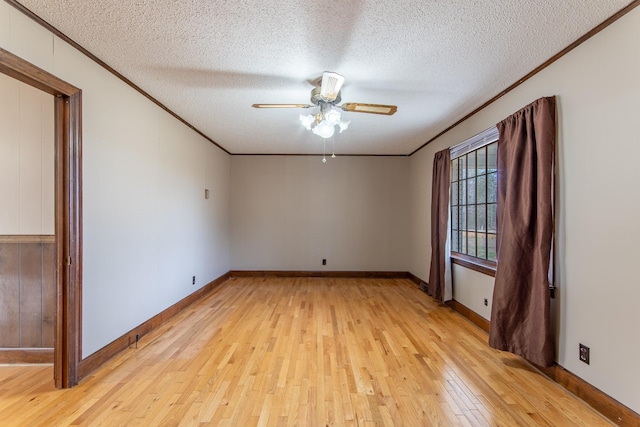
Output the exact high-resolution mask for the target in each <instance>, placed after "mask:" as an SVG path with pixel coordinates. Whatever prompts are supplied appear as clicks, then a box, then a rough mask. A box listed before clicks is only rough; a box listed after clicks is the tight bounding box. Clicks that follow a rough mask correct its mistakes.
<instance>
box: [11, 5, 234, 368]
mask: <svg viewBox="0 0 640 427" xmlns="http://www.w3.org/2000/svg"><path fill="white" fill-rule="evenodd" d="M0 47H2V48H3V49H5V50H8V51H10V52H12V53H14V54H15V55H17V56H19V57H21V58H23V59H25V60H27V61H29V62H31V63H33V64H35V65H37V66H39V67H41V68H43V69H45V70H47V71H49V72H50V73H52V74H54V75H56V76H57V77H59V78H61V79H63V80H66V81H67V82H69V83H71V84H73V85H75V86H76V87H79V88H80V89H82V103H83V110H82V114H83V134H82V143H83V159H82V166H83V208H84V212H83V227H84V241H83V292H82V297H83V301H82V308H83V313H82V343H83V349H82V354H83V356H84V357H86V356H88V355H89V354H91V353H93V352H94V351H96V350H98V349H100V348H101V347H103V346H105V345H106V344H108V343H109V342H111V341H112V340H114V339H115V338H118V337H119V336H121V335H122V334H124V333H125V332H127V331H128V330H130V329H132V328H133V327H135V326H137V325H138V324H140V323H142V322H144V321H146V320H147V319H149V318H151V317H153V316H154V315H155V314H157V313H159V312H161V311H162V310H164V309H166V308H167V307H169V306H171V305H173V304H175V303H176V302H177V301H179V300H180V299H182V298H184V297H186V296H187V295H189V294H191V293H192V292H194V291H195V290H197V289H198V288H200V287H202V286H204V285H206V284H207V283H208V282H210V281H211V280H213V279H215V278H217V277H219V276H220V275H222V274H224V273H226V272H227V271H228V270H229V232H228V230H229V224H228V219H229V188H230V185H229V175H230V156H229V155H228V154H226V153H224V152H223V151H221V150H220V149H218V148H217V147H215V146H214V145H213V144H211V143H210V142H208V141H206V140H205V139H203V138H202V137H200V136H199V135H198V134H196V133H195V132H193V131H192V130H190V129H189V128H187V127H186V126H185V125H183V124H182V123H180V122H179V121H177V120H176V119H174V118H173V117H171V116H170V115H169V114H167V113H166V112H165V111H163V110H162V109H161V108H159V107H157V106H156V105H154V104H152V103H151V102H150V101H149V100H147V99H146V98H145V97H143V96H142V95H140V94H139V93H137V92H136V91H134V90H133V89H131V88H130V87H129V86H127V85H126V84H124V83H123V82H122V81H120V80H118V79H117V78H116V77H114V76H113V75H112V74H110V73H109V72H107V71H106V70H104V69H103V68H102V67H100V66H98V65H97V64H95V63H94V62H92V61H91V60H89V59H88V58H87V57H85V56H84V55H83V54H81V53H80V52H78V51H76V50H75V49H74V48H72V47H70V46H69V45H67V44H66V43H65V42H63V41H61V40H60V39H59V38H57V37H55V36H54V35H53V34H51V33H49V32H48V31H47V30H45V29H43V28H42V27H41V26H39V25H38V24H36V23H35V22H33V21H31V20H30V19H28V18H27V17H25V16H24V15H22V14H21V13H20V12H18V11H16V10H15V9H14V8H13V7H11V6H9V5H8V4H7V3H5V2H0ZM3 101H4V100H3ZM37 109H38V107H35V108H34V110H37ZM29 115H30V114H29ZM42 126H43V127H46V126H48V125H42ZM29 128H30V129H31V130H32V131H33V132H34V133H39V132H40V131H43V129H42V128H39V127H38V125H37V124H34V125H33V126H31V125H30V126H29ZM205 188H208V189H209V190H210V192H211V197H210V198H209V199H208V200H205V198H204V190H205ZM14 198H15V197H14ZM3 209H4V206H3ZM192 276H196V285H192V284H191V278H192Z"/></svg>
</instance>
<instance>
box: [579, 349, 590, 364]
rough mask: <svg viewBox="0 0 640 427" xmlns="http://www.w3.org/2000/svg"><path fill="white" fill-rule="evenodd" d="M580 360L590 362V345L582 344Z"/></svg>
mask: <svg viewBox="0 0 640 427" xmlns="http://www.w3.org/2000/svg"><path fill="white" fill-rule="evenodd" d="M580 361H581V362H584V363H586V364H587V365H588V364H589V347H587V346H586V345H584V344H580Z"/></svg>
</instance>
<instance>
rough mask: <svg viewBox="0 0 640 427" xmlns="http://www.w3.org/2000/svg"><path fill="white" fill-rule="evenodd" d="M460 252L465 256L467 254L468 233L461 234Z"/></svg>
mask: <svg viewBox="0 0 640 427" xmlns="http://www.w3.org/2000/svg"><path fill="white" fill-rule="evenodd" d="M460 252H461V253H463V254H466V253H467V232H466V231H462V232H460Z"/></svg>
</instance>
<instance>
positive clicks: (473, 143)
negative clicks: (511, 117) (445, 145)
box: [450, 126, 498, 160]
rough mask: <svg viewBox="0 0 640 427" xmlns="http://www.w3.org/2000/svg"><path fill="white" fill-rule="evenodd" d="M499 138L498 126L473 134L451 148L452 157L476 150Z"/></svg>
mask: <svg viewBox="0 0 640 427" xmlns="http://www.w3.org/2000/svg"><path fill="white" fill-rule="evenodd" d="M497 140H498V128H497V127H495V126H493V127H491V128H489V129H487V130H485V131H482V132H480V133H479V134H477V135H475V136H472V137H471V138H469V139H467V140H465V141H463V142H461V143H460V144H457V145H454V146H453V147H451V148H450V150H451V159H452V160H453V159H455V158H456V157H460V156H462V155H464V154H467V153H468V152H470V151H473V150H476V149H478V148H480V147H483V146H485V145H488V144H491V143H492V142H495V141H497Z"/></svg>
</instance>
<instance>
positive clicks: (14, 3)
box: [5, 0, 231, 154]
mask: <svg viewBox="0 0 640 427" xmlns="http://www.w3.org/2000/svg"><path fill="white" fill-rule="evenodd" d="M5 1H6V2H7V3H9V4H10V5H11V6H13V7H14V8H16V9H17V10H19V11H20V12H22V13H23V14H24V15H26V16H27V17H29V18H30V19H32V20H33V21H35V22H36V23H38V24H39V25H41V26H42V27H44V28H46V29H47V30H48V31H50V32H51V33H53V34H54V35H56V36H57V37H59V38H60V39H62V40H64V41H65V42H66V43H68V44H69V45H71V46H72V47H74V48H75V49H77V50H78V51H80V52H81V53H82V54H83V55H86V56H87V57H88V58H89V59H91V60H92V61H94V62H95V63H97V64H98V65H100V66H101V67H102V68H104V69H105V70H107V71H108V72H110V73H111V74H113V75H114V76H116V77H117V78H119V79H120V80H122V81H123V82H124V83H125V84H127V85H129V86H130V87H131V88H132V89H134V90H135V91H137V92H138V93H140V94H141V95H142V96H144V97H145V98H147V99H148V100H149V101H151V102H153V103H154V104H156V105H157V106H158V107H160V108H162V109H163V110H164V111H166V112H167V113H169V114H170V115H171V116H173V117H174V118H175V119H177V120H178V121H180V122H181V123H183V124H184V125H185V126H187V127H188V128H189V129H191V130H193V131H194V132H196V133H197V134H198V135H200V136H201V137H203V138H204V139H206V140H207V141H209V142H210V143H212V144H213V145H215V146H216V147H218V148H219V149H221V150H222V151H224V152H225V153H227V154H231V153H230V152H229V151H227V149H226V148H224V147H223V146H221V145H220V144H218V143H217V142H215V141H214V140H213V139H211V138H209V137H208V136H207V135H205V134H204V133H202V132H201V131H200V130H198V129H197V128H196V127H195V126H193V125H192V124H190V123H188V122H187V121H186V120H185V119H183V118H182V117H180V116H179V115H177V114H176V113H174V112H173V111H171V110H170V109H169V108H168V107H167V106H165V105H164V104H162V103H161V102H160V101H158V100H157V99H155V98H154V97H152V96H151V95H149V94H148V93H147V92H145V91H144V90H142V89H141V88H140V87H139V86H138V85H136V84H135V83H133V82H132V81H131V80H129V79H128V78H126V77H125V76H123V75H122V74H120V73H119V72H117V71H116V70H114V69H113V68H111V67H110V66H109V65H107V63H105V62H104V61H102V60H101V59H100V58H98V57H97V56H95V55H94V54H93V53H91V52H89V51H88V50H87V49H85V48H84V47H82V46H80V45H79V44H78V43H76V42H75V41H74V40H73V39H71V38H70V37H68V36H67V35H66V34H64V33H63V32H61V31H60V30H58V29H57V28H56V27H54V26H53V25H51V24H49V23H48V22H47V21H45V20H44V19H42V18H40V17H39V16H38V15H36V14H35V13H33V12H32V11H30V10H29V9H27V8H26V7H25V6H23V5H21V4H20V3H18V2H17V1H16V0H5Z"/></svg>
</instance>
